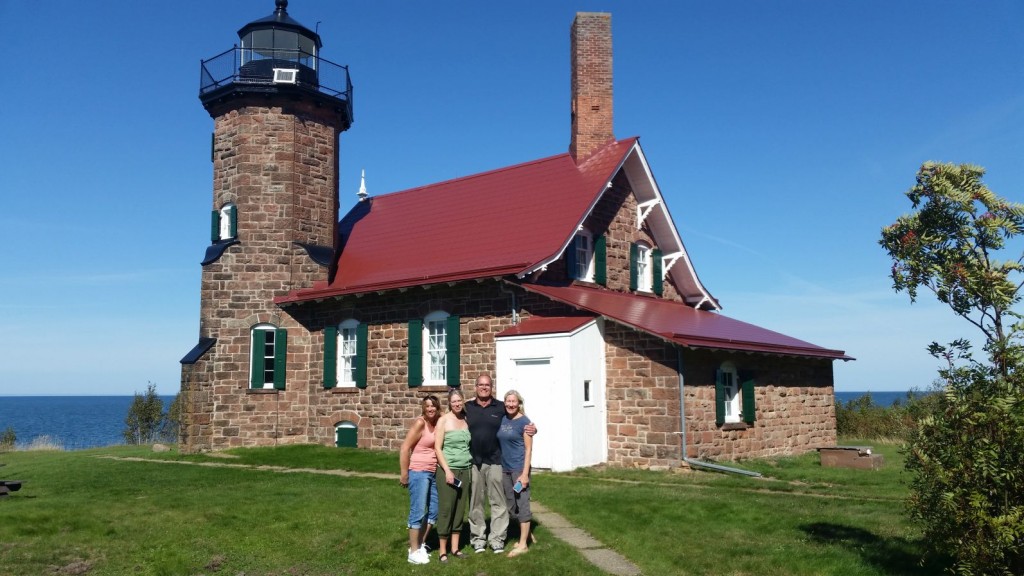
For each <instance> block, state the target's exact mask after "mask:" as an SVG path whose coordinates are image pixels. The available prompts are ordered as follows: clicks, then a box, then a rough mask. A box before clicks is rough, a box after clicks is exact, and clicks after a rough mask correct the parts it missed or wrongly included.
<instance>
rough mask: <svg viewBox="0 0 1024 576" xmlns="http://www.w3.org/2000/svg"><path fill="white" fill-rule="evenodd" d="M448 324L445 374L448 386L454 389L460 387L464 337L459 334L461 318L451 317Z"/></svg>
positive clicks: (445, 333) (446, 328)
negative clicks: (461, 346) (460, 355)
mask: <svg viewBox="0 0 1024 576" xmlns="http://www.w3.org/2000/svg"><path fill="white" fill-rule="evenodd" d="M447 322H448V324H447V326H445V331H444V337H445V351H444V357H445V360H446V361H447V366H445V374H446V375H447V377H448V385H449V386H451V387H452V388H458V387H459V384H460V382H459V366H460V364H461V362H460V360H459V347H460V345H461V344H462V335H461V334H460V333H459V317H458V316H449V317H448V320H447Z"/></svg>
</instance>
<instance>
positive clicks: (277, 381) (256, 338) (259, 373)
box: [249, 324, 288, 390]
mask: <svg viewBox="0 0 1024 576" xmlns="http://www.w3.org/2000/svg"><path fill="white" fill-rule="evenodd" d="M250 335H251V342H252V344H251V346H250V349H249V353H250V358H251V359H252V361H251V362H250V363H249V387H250V388H256V389H259V388H276V389H278V390H284V383H285V369H286V360H287V358H288V353H287V352H288V350H287V342H288V331H287V330H285V329H284V328H278V327H276V326H274V325H273V324H257V325H256V326H253V328H252V331H251V334H250Z"/></svg>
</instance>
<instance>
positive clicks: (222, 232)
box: [210, 202, 238, 242]
mask: <svg viewBox="0 0 1024 576" xmlns="http://www.w3.org/2000/svg"><path fill="white" fill-rule="evenodd" d="M237 237H238V208H236V207H235V204H234V203H233V202H228V203H227V204H225V205H223V206H221V207H220V210H214V211H213V215H212V222H211V224H210V241H211V242H219V241H221V240H233V239H235V238H237Z"/></svg>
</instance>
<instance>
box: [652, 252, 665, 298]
mask: <svg viewBox="0 0 1024 576" xmlns="http://www.w3.org/2000/svg"><path fill="white" fill-rule="evenodd" d="M651 267H652V268H653V270H654V275H653V276H652V277H651V280H652V282H651V290H653V291H654V293H655V294H657V295H658V296H661V293H662V292H663V291H664V286H663V285H662V282H661V250H658V249H657V248H655V249H654V250H651Z"/></svg>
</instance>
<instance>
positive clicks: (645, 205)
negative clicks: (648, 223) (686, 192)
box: [636, 198, 661, 230]
mask: <svg viewBox="0 0 1024 576" xmlns="http://www.w3.org/2000/svg"><path fill="white" fill-rule="evenodd" d="M659 204H661V199H660V198H655V199H653V200H648V201H646V202H641V203H639V204H637V205H636V229H637V230H639V229H640V228H641V227H642V226H643V225H644V220H646V219H647V217H648V216H650V214H651V211H652V210H654V207H655V206H657V205H659Z"/></svg>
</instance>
